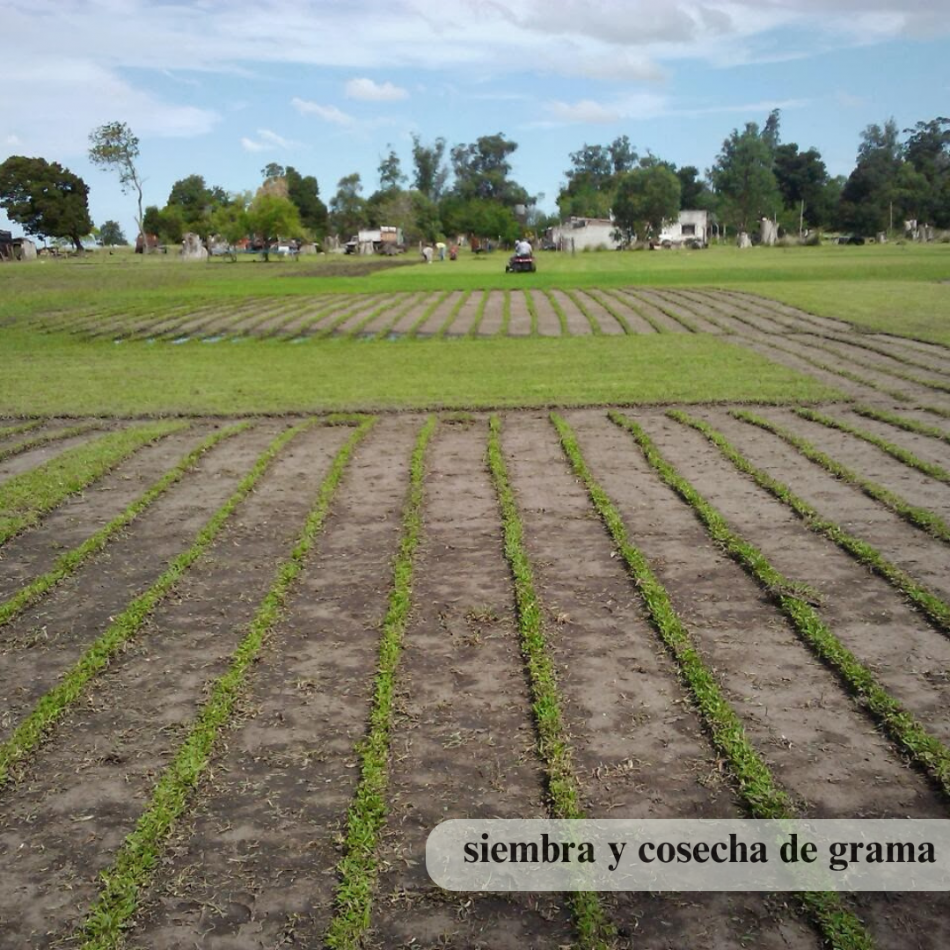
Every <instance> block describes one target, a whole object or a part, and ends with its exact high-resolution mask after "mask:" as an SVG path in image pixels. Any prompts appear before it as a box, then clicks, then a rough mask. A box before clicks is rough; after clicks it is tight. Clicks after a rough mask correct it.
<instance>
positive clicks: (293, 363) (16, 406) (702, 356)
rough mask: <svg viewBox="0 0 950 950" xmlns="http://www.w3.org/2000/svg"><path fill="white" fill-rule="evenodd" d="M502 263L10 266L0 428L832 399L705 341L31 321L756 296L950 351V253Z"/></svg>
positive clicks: (826, 250) (736, 254)
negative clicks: (393, 335) (72, 334)
mask: <svg viewBox="0 0 950 950" xmlns="http://www.w3.org/2000/svg"><path fill="white" fill-rule="evenodd" d="M505 260H506V254H505V253H504V252H496V253H494V254H491V255H485V256H480V257H476V256H474V255H470V254H463V255H462V257H461V258H460V259H459V260H458V261H455V262H443V263H434V264H432V265H425V264H412V263H411V261H410V263H409V264H408V265H407V264H405V263H401V264H400V266H396V267H391V268H387V269H380V270H375V271H372V272H367V266H366V265H367V262H366V260H365V259H356V260H353V259H344V258H340V257H337V256H334V257H332V258H318V259H312V260H307V259H304V260H301V261H297V262H293V261H275V262H271V263H269V264H265V263H263V262H257V261H255V260H253V259H250V258H248V259H244V260H242V261H241V262H239V263H237V264H231V263H227V262H225V261H221V260H215V261H213V262H211V263H209V264H184V263H182V262H180V261H179V260H177V258H176V257H174V256H171V255H169V256H155V257H149V258H142V257H137V256H135V255H133V254H131V253H129V252H125V251H119V252H116V253H115V254H114V255H111V256H110V255H108V254H103V253H99V254H93V255H89V256H87V257H86V258H85V259H67V260H41V261H39V262H37V263H35V264H29V265H16V266H13V265H10V266H3V267H0V321H2V322H3V324H4V329H3V330H2V331H0V333H2V336H0V347H2V350H0V362H2V368H3V373H2V374H0V413H2V414H4V415H12V414H34V413H35V414H53V413H71V414H88V413H93V414H99V413H101V414H123V413H148V414H153V413H155V414H161V413H174V412H185V413H191V412H214V413H230V412H234V413H238V412H286V411H295V410H318V409H327V410H330V409H369V408H374V409H376V408H386V407H391V408H432V407H456V408H462V407H465V408H486V407H496V406H497V407H501V406H514V405H524V406H538V405H593V404H607V403H619V404H634V403H646V402H696V401H720V400H722V401H729V400H736V401H747V400H762V401H787V402H799V401H809V400H817V399H824V398H833V397H834V396H835V393H834V392H833V391H831V390H829V389H827V388H826V387H823V386H820V385H819V384H817V383H816V382H815V381H813V380H811V379H809V378H807V377H804V376H802V375H800V374H797V373H795V372H793V371H790V370H788V369H785V368H782V367H779V366H776V365H775V364H774V363H771V362H770V361H768V360H766V359H764V358H761V357H758V356H756V355H755V354H752V353H749V352H748V351H746V350H742V349H740V348H739V347H735V346H731V345H729V344H727V343H724V342H722V341H720V340H717V339H713V338H706V337H699V338H697V337H687V336H683V335H678V336H663V337H655V338H644V337H624V338H613V339H601V340H596V339H580V338H570V339H559V340H538V339H524V340H510V339H509V340H497V341H496V340H470V341H464V340H444V341H442V340H439V341H433V340H419V341H406V340H401V341H397V342H388V341H379V342H363V341H360V342H357V341H352V342H351V341H341V340H319V341H308V342H307V343H306V344H304V345H302V346H288V345H287V344H281V343H276V342H274V343H271V342H259V341H245V342H244V344H243V345H242V346H230V345H228V344H222V345H220V346H217V347H203V346H202V345H201V344H199V343H189V344H187V345H185V346H180V347H174V348H173V347H170V346H168V345H166V344H153V345H149V344H146V343H144V342H143V343H125V344H122V345H115V344H113V343H112V342H111V341H102V342H99V341H78V340H76V339H73V338H68V337H65V336H58V335H48V334H47V335H39V334H37V333H35V332H33V331H31V328H30V323H31V317H33V316H36V315H39V314H46V313H51V312H65V313H69V312H72V311H78V310H82V309H90V308H91V309H93V310H95V309H97V308H99V307H101V308H103V309H104V310H106V309H109V308H115V307H126V306H128V307H130V308H131V307H133V306H135V307H141V306H143V305H153V306H158V307H166V306H167V307H168V308H173V307H181V306H192V305H194V306H196V307H197V306H200V305H202V304H206V303H209V302H212V301H219V302H227V301H229V300H234V301H235V302H236V303H237V302H239V301H240V302H245V301H247V300H248V299H253V298H255V297H258V296H260V297H268V298H273V297H275V296H288V297H291V296H296V295H312V294H317V293H325V292H335V293H351V292H362V293H367V292H387V291H407V290H422V291H433V290H456V289H457V290H465V289H489V288H505V287H512V286H518V287H537V288H550V287H558V288H564V289H570V288H583V287H602V288H610V287H622V286H647V285H655V286H696V287H719V288H727V289H742V290H748V291H751V292H754V293H760V294H763V295H766V296H770V297H773V298H775V299H778V300H782V301H785V302H787V303H790V304H794V305H796V306H799V307H802V308H803V309H805V310H809V311H811V312H814V313H817V314H821V315H826V316H837V317H841V318H844V319H846V320H850V321H852V322H855V323H857V324H861V325H864V326H867V327H868V328H871V329H876V330H886V331H887V332H890V333H897V334H906V335H911V336H916V337H918V338H921V339H928V340H933V341H935V342H941V343H946V344H950V283H948V281H950V245H944V244H936V245H929V246H915V245H907V244H903V245H899V244H888V245H883V246H876V245H871V246H865V247H837V246H826V247H819V248H772V249H766V248H754V249H751V250H745V251H739V250H738V249H736V248H733V247H713V248H711V249H709V250H707V251H699V252H688V251H658V252H652V253H651V252H646V251H644V252H632V253H624V254H620V253H615V252H604V253H586V254H577V255H576V256H573V257H571V256H569V255H559V254H553V253H547V254H545V253H541V254H539V255H538V260H539V270H538V272H537V273H536V274H519V275H509V274H505V273H504V264H505Z"/></svg>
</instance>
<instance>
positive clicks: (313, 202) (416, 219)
mask: <svg viewBox="0 0 950 950" xmlns="http://www.w3.org/2000/svg"><path fill="white" fill-rule="evenodd" d="M780 118H781V117H780V113H779V111H778V110H775V111H773V112H772V113H770V115H769V116H768V117H767V118H766V120H765V122H764V123H763V125H762V126H761V127H760V126H759V125H758V123H755V122H750V123H747V124H746V125H745V127H744V128H743V129H741V130H740V129H734V130H733V131H732V133H731V134H730V135H729V137H728V138H726V140H725V141H724V142H723V145H722V149H721V150H720V152H719V154H718V155H717V156H716V159H715V161H714V163H713V165H712V167H711V168H709V169H708V170H707V171H706V173H705V175H702V174H701V173H700V170H699V169H698V168H697V167H696V166H692V165H687V166H683V167H679V168H678V167H677V166H676V165H675V164H674V163H672V162H669V161H666V160H664V159H663V158H661V157H658V156H656V155H654V154H653V153H652V152H650V151H649V150H647V151H646V152H645V153H643V154H641V153H639V152H638V150H637V149H636V147H635V146H634V145H633V144H632V143H631V142H630V140H629V138H628V137H627V136H626V135H622V136H620V137H618V138H616V139H615V140H614V141H613V142H611V143H609V144H606V145H596V144H595V145H589V144H586V143H585V144H584V145H583V147H582V148H580V149H579V150H578V151H576V152H572V153H570V155H569V156H568V158H569V162H570V167H569V168H567V169H566V170H565V183H564V185H563V186H562V188H561V190H560V192H559V194H558V196H557V208H558V213H557V214H556V215H545V214H543V213H542V212H541V211H540V210H539V208H538V202H539V200H540V199H542V198H543V196H533V195H530V194H529V193H528V192H527V190H526V189H525V188H524V187H523V186H522V185H520V184H519V183H518V182H517V181H515V180H514V179H513V177H512V163H511V162H512V156H513V155H514V153H515V152H516V151H517V148H518V146H517V143H515V142H513V141H511V140H510V139H508V138H507V137H506V136H505V135H504V134H502V133H499V134H497V135H487V136H482V137H481V138H479V139H477V140H476V141H475V142H472V143H469V144H460V145H456V146H454V147H453V148H451V149H450V148H448V147H447V144H446V140H445V139H444V138H437V139H436V140H435V141H434V142H430V143H426V142H423V141H422V140H421V138H420V137H419V136H413V145H412V153H411V161H410V163H409V165H408V171H404V169H403V164H402V161H401V159H400V157H399V155H398V154H397V153H396V152H395V150H394V149H393V148H392V146H388V152H387V154H386V155H385V156H384V157H383V158H382V159H381V160H380V163H379V166H378V169H377V182H374V185H376V187H374V189H373V190H372V191H371V192H369V193H368V194H367V193H366V192H367V190H368V189H367V188H366V187H365V186H364V183H363V181H362V180H361V177H360V175H359V174H358V173H355V172H354V173H353V174H350V175H346V176H345V177H343V178H342V179H340V181H339V182H338V183H337V185H336V190H335V192H334V193H333V194H332V195H331V196H330V197H329V200H328V202H327V203H324V200H323V198H322V197H321V193H320V187H319V184H318V181H317V179H316V177H315V176H314V175H312V174H310V175H308V174H304V173H303V172H301V171H298V170H297V169H296V168H294V167H293V166H287V167H283V166H281V165H278V164H270V165H268V166H266V167H265V168H264V169H262V172H261V175H262V182H261V184H260V185H259V186H258V187H257V188H256V189H255V191H253V192H250V191H248V192H245V193H240V194H235V193H228V192H227V191H226V190H225V189H224V188H222V187H220V186H216V185H209V184H208V183H207V182H206V181H205V179H204V177H203V176H202V175H200V174H194V175H189V176H188V177H186V178H183V179H181V180H180V181H177V182H175V184H174V185H173V186H172V189H171V191H170V193H169V195H168V198H167V200H166V202H165V203H164V205H162V206H159V205H150V206H146V207H145V209H144V212H142V210H141V194H140V195H139V198H140V204H139V214H138V215H136V222H137V224H139V227H140V229H141V230H142V231H143V232H144V233H146V234H153V235H157V236H158V238H159V240H160V241H162V242H165V243H178V242H180V241H181V239H182V236H183V235H184V234H185V233H186V232H189V231H192V232H195V233H198V234H200V235H202V236H208V235H211V234H216V235H220V236H221V237H222V238H223V239H224V240H226V241H229V242H231V243H234V242H236V241H238V240H240V238H242V237H244V236H247V235H249V234H253V235H256V236H257V237H258V238H260V239H262V240H264V241H265V242H267V241H270V240H273V239H275V238H276V237H278V236H280V237H283V238H298V239H304V240H315V241H324V240H325V239H326V238H327V237H328V236H330V235H336V236H339V237H340V238H342V240H347V239H348V238H349V237H350V236H352V235H354V234H356V232H358V231H359V230H361V229H364V228H375V227H380V226H383V225H395V226H397V227H400V228H402V230H403V233H404V237H405V240H406V243H408V244H414V243H417V242H419V241H424V242H434V241H437V240H440V239H443V238H446V237H451V236H454V235H457V234H471V235H476V236H482V237H490V238H492V239H500V240H501V241H504V242H512V241H514V240H515V239H517V238H518V237H519V236H520V235H522V234H523V233H525V232H526V231H530V232H534V233H538V232H540V231H541V230H543V229H544V228H545V227H547V226H549V225H550V224H553V223H556V222H557V221H558V220H563V219H565V218H568V217H571V216H576V217H600V218H605V217H607V216H608V215H612V216H613V218H614V220H615V222H616V225H617V229H618V232H619V233H620V235H621V236H622V238H623V239H624V240H625V241H628V242H629V241H632V240H634V239H635V238H637V237H640V238H641V239H642V238H645V237H647V236H649V235H650V234H652V233H655V232H657V231H658V230H659V229H660V227H661V225H662V222H663V220H665V219H670V218H675V216H676V214H677V212H678V211H679V210H680V209H684V208H697V209H703V210H706V211H708V212H709V213H710V216H711V220H712V221H713V222H714V223H715V224H717V225H718V226H719V227H720V229H731V230H732V231H749V230H753V229H755V228H756V227H757V225H758V222H759V221H760V220H761V219H762V218H763V217H767V218H770V219H772V220H775V221H777V223H778V225H779V227H780V228H781V229H784V230H785V231H787V232H789V233H793V234H798V233H799V232H800V231H805V230H834V231H844V232H850V233H854V234H858V235H862V236H868V235H873V234H876V233H878V232H881V231H893V230H896V229H901V228H903V224H904V222H905V221H906V220H916V221H917V222H919V223H920V224H921V225H924V224H927V225H931V226H933V227H935V228H940V229H945V228H950V119H947V118H945V117H942V116H940V117H937V118H935V119H931V120H929V121H921V122H918V123H917V124H916V125H915V126H913V127H912V128H909V129H904V130H903V131H901V130H899V129H898V127H897V125H896V124H895V123H894V121H893V120H889V121H887V122H885V123H884V125H883V126H879V125H870V126H868V127H867V128H866V129H865V130H864V132H863V133H862V134H861V140H860V143H859V146H858V151H857V156H856V162H855V167H854V169H853V171H852V172H851V174H850V175H849V176H847V177H844V176H841V177H832V176H831V175H829V173H828V170H827V167H826V166H825V163H824V161H823V159H822V156H821V153H820V152H819V151H818V150H817V149H815V148H808V149H804V150H803V149H802V148H800V146H799V145H798V144H797V143H794V142H782V140H781V130H780V124H781V123H780ZM105 133H108V135H107V136H106V135H105ZM104 136H105V140H106V141H107V142H108V145H109V149H110V150H108V151H106V152H104V150H103V149H104V146H103V141H104ZM90 140H91V142H92V143H93V148H91V149H90V157H91V158H92V159H93V160H94V161H95V163H96V164H99V165H100V166H103V167H113V168H114V169H115V170H116V171H117V172H118V173H119V175H120V181H121V182H122V184H123V187H127V186H129V183H130V182H131V183H133V184H135V186H136V188H138V181H139V179H138V177H137V172H136V167H135V160H136V159H137V157H138V140H137V139H136V138H135V137H134V135H132V132H131V130H130V129H128V127H127V126H124V125H123V124H121V123H112V124H111V125H109V126H103V127H101V128H100V129H97V130H95V131H94V132H93V133H92V135H91V136H90ZM104 156H105V157H104ZM87 199H88V187H87V186H86V185H85V183H84V182H83V181H82V180H81V179H80V178H79V177H78V176H76V175H73V174H72V173H71V172H69V171H68V170H67V169H64V168H62V167H61V166H60V165H58V164H57V163H55V162H54V163H48V162H46V161H45V160H44V159H42V158H26V157H23V156H12V157H11V158H8V159H7V160H6V161H5V162H4V163H3V164H2V165H0V206H2V207H3V208H4V209H5V210H6V212H7V214H8V216H9V217H10V219H11V220H13V221H16V222H18V223H20V224H22V225H23V227H24V229H25V230H26V231H27V232H28V233H30V234H34V235H38V236H43V237H52V238H65V239H68V240H70V241H72V242H73V243H74V244H75V245H76V246H77V247H79V246H80V241H81V240H82V239H83V238H84V237H86V236H87V235H89V234H90V233H91V232H92V231H93V230H94V229H93V226H92V221H91V220H90V219H89V214H88V200H87ZM100 232H104V233H101V235H100V237H101V239H102V241H103V243H115V241H114V240H106V238H113V239H114V238H115V237H116V232H118V235H119V236H121V229H119V228H118V225H116V223H115V222H105V224H104V225H103V227H102V228H101V229H100Z"/></svg>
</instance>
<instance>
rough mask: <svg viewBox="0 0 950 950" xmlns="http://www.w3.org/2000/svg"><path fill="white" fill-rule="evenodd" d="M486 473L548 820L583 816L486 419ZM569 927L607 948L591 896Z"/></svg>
mask: <svg viewBox="0 0 950 950" xmlns="http://www.w3.org/2000/svg"><path fill="white" fill-rule="evenodd" d="M488 469H489V472H490V473H491V477H492V482H493V483H494V486H495V493H496V494H497V496H498V505H499V507H500V509H501V521H502V529H503V532H504V544H505V558H506V560H507V561H508V566H509V568H510V569H511V574H512V578H513V580H514V589H515V606H516V609H517V613H518V630H519V633H520V635H521V653H522V656H523V657H524V661H525V666H526V668H527V672H528V681H529V684H530V688H531V697H532V700H533V702H532V710H533V712H534V721H535V725H536V727H537V730H538V754H539V756H540V757H541V760H542V762H543V763H544V768H545V772H546V775H547V784H548V797H549V800H550V810H551V814H552V816H553V817H554V818H583V817H584V813H583V811H582V810H581V807H580V804H579V802H578V796H577V778H576V776H575V775H574V767H573V765H572V762H571V747H570V742H569V740H568V735H567V729H566V728H565V726H564V717H563V714H562V713H561V700H560V696H559V693H558V688H557V674H556V672H555V668H554V662H553V660H552V659H551V655H550V653H549V652H548V649H547V639H546V637H545V635H544V629H543V624H542V619H541V618H542V612H541V603H540V601H539V599H538V595H537V592H536V591H535V587H534V574H533V571H532V569H531V562H530V561H529V560H528V554H527V551H526V550H525V546H524V527H523V525H522V523H521V516H520V514H519V513H518V503H517V501H516V499H515V495H514V492H513V491H512V489H511V483H510V481H509V479H508V470H507V467H506V465H505V459H504V455H503V454H502V450H501V421H500V419H499V418H498V416H492V417H491V419H490V420H489V436H488ZM571 903H572V909H573V916H574V925H575V927H576V929H577V933H578V937H579V945H580V946H581V947H584V948H607V947H609V946H611V942H612V938H613V936H614V931H613V928H612V927H611V926H610V925H609V923H608V922H607V920H606V918H605V916H604V911H603V908H602V906H601V903H600V899H599V897H598V895H597V894H596V893H593V892H588V891H576V892H574V893H572V895H571Z"/></svg>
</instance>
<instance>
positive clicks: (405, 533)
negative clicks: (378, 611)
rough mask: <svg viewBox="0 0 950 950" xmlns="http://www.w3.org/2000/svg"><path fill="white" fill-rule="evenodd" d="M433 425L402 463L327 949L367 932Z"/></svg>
mask: <svg viewBox="0 0 950 950" xmlns="http://www.w3.org/2000/svg"><path fill="white" fill-rule="evenodd" d="M437 424H438V420H437V419H436V417H434V416H430V417H429V419H427V420H426V422H425V424H424V425H423V427H422V429H421V430H420V432H419V435H418V437H417V439H416V444H415V446H414V448H413V452H412V456H411V459H410V463H409V490H408V495H407V498H406V502H405V505H404V508H403V515H402V537H401V539H400V542H399V549H398V551H397V553H396V557H395V559H394V561H393V579H392V587H391V588H390V594H389V602H388V605H387V609H386V615H385V617H384V618H383V622H382V625H381V632H380V640H379V659H378V663H377V668H376V677H375V680H374V683H373V696H372V704H371V707H370V716H369V727H368V730H367V733H366V735H365V736H364V738H363V739H362V740H361V741H360V742H359V744H358V746H357V750H356V751H357V757H358V759H359V768H360V774H359V780H358V783H357V787H356V791H355V794H354V797H353V800H352V802H351V803H350V807H349V809H348V810H347V815H346V830H345V834H344V839H343V857H342V858H341V860H340V862H339V864H338V865H337V877H338V883H337V888H336V893H335V899H334V913H333V918H332V920H331V921H330V925H329V928H328V930H327V934H326V944H327V946H328V947H330V948H353V950H355V948H358V947H362V946H363V938H364V936H365V934H366V931H367V930H368V928H369V926H370V915H371V912H372V905H373V895H374V892H375V889H376V882H377V878H378V875H379V867H378V859H377V851H378V847H379V839H380V835H381V833H382V830H383V827H384V824H385V820H386V794H387V789H388V787H389V749H390V743H391V737H392V727H393V715H394V703H395V688H396V674H397V671H398V668H399V661H400V658H401V655H402V646H403V639H404V637H405V633H406V627H407V625H408V622H409V612H410V607H411V604H412V579H413V572H414V562H415V554H416V549H417V548H418V546H419V541H420V538H421V535H422V506H423V500H424V482H425V460H426V451H427V448H428V445H429V443H430V441H431V440H432V437H433V435H434V433H435V431H436V426H437Z"/></svg>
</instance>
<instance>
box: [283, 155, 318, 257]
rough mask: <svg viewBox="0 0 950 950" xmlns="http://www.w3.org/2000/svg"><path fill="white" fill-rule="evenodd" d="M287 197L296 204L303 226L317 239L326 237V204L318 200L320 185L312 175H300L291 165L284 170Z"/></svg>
mask: <svg viewBox="0 0 950 950" xmlns="http://www.w3.org/2000/svg"><path fill="white" fill-rule="evenodd" d="M284 180H285V181H286V182H287V197H288V198H289V199H290V200H291V201H292V202H293V203H294V204H295V205H296V207H297V211H298V212H299V213H300V220H301V222H302V223H303V226H304V227H305V228H306V229H307V230H308V231H310V232H312V234H313V236H314V237H315V238H317V239H318V240H322V239H323V238H324V237H326V233H327V206H326V205H325V204H324V203H323V201H321V200H320V186H319V185H318V184H317V179H316V178H315V177H314V176H313V175H301V174H300V172H298V171H297V169H296V168H294V167H293V166H292V165H288V166H287V169H286V171H285V172H284Z"/></svg>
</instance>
